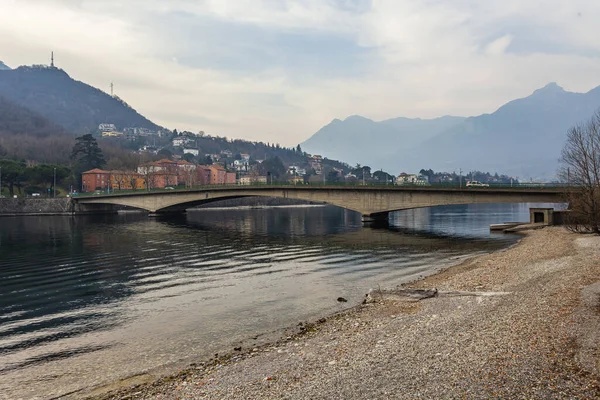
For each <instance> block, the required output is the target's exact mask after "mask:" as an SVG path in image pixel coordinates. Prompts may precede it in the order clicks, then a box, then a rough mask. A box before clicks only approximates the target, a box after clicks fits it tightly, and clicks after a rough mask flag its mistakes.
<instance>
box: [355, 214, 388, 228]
mask: <svg viewBox="0 0 600 400" xmlns="http://www.w3.org/2000/svg"><path fill="white" fill-rule="evenodd" d="M389 216H390V213H389V212H381V213H374V214H363V215H362V217H361V221H362V223H363V225H364V226H371V225H383V224H387V223H388V220H389Z"/></svg>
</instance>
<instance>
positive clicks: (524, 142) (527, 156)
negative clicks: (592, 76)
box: [303, 83, 600, 178]
mask: <svg viewBox="0 0 600 400" xmlns="http://www.w3.org/2000/svg"><path fill="white" fill-rule="evenodd" d="M598 108H600V87H597V88H595V89H592V90H590V91H589V92H587V93H572V92H568V91H565V90H564V89H563V88H561V87H560V86H558V85H557V84H556V83H550V84H548V85H546V86H545V87H543V88H541V89H538V90H536V91H535V92H534V93H533V94H531V95H530V96H528V97H525V98H522V99H517V100H514V101H511V102H509V103H507V104H505V105H503V106H502V107H500V108H499V109H498V110H496V111H495V112H493V113H492V114H483V115H480V116H476V117H469V118H465V119H462V120H460V121H459V120H456V119H455V120H453V122H455V123H454V124H453V125H452V126H449V127H444V128H443V129H441V130H440V131H439V132H437V133H435V134H433V135H432V134H431V131H424V132H421V131H419V132H416V133H410V134H409V135H410V136H417V138H418V140H417V141H416V142H414V140H415V139H414V137H413V138H411V139H406V141H403V142H402V144H401V145H398V144H394V145H393V148H390V149H384V147H385V146H382V145H381V144H382V143H385V145H386V146H390V147H392V143H398V140H395V141H394V139H391V137H390V136H392V135H394V134H395V135H396V137H398V138H405V137H406V135H407V133H406V132H407V131H403V130H400V129H396V130H395V131H393V132H389V131H388V132H386V133H387V134H386V135H385V136H383V135H381V134H380V133H379V131H372V135H371V136H370V137H369V140H368V141H366V142H361V144H360V148H359V150H360V151H358V150H355V151H347V152H345V151H337V152H335V156H336V157H339V158H341V159H350V157H352V158H353V160H354V159H355V158H357V157H359V156H361V155H362V158H361V159H360V160H358V161H356V162H360V163H362V164H364V165H369V166H371V167H372V168H375V169H379V168H383V169H385V170H387V171H389V172H391V173H394V174H398V173H400V172H403V171H405V172H417V171H419V170H420V169H421V168H425V169H429V168H431V169H434V170H437V171H449V172H452V171H456V172H458V171H459V169H462V171H463V172H465V171H467V172H468V171H470V170H480V171H490V172H502V173H507V174H511V175H513V176H519V177H520V178H528V177H535V178H552V177H554V175H555V173H556V170H557V168H558V158H559V157H560V152H561V149H562V147H563V145H564V142H565V139H566V133H567V130H568V129H569V128H570V127H572V126H573V125H575V124H577V123H579V122H582V121H586V120H588V119H589V118H590V117H591V116H592V114H593V113H594V112H595V111H596V110H597V109H598ZM413 121H414V120H413ZM432 121H435V120H432ZM385 122H386V121H382V122H379V123H375V124H383V123H385ZM330 125H331V124H330ZM352 125H354V124H352ZM325 128H327V127H324V128H323V129H321V130H320V131H319V132H317V133H316V134H315V135H314V136H313V137H312V138H310V139H309V140H307V141H306V142H305V143H307V144H310V143H311V142H315V141H313V138H315V137H318V135H319V133H320V132H321V131H323V130H324V129H325ZM349 131H350V132H352V135H353V136H352V137H356V136H357V135H358V136H360V134H361V132H362V133H363V134H366V130H364V129H361V128H360V127H357V128H354V126H350V127H349V126H347V127H346V131H342V130H340V131H338V132H337V136H332V137H330V138H329V140H330V143H343V142H344V141H346V140H347V139H346V137H345V136H344V133H345V132H349ZM425 136H427V137H426V138H425V139H424V140H421V139H422V138H423V137H425ZM349 140H350V141H351V140H352V139H349ZM411 141H413V143H412V144H408V143H411ZM404 143H407V144H408V145H405V144H404ZM303 147H304V146H303ZM315 147H316V146H315ZM315 147H313V146H306V150H307V151H309V149H310V151H313V152H319V153H322V155H324V156H327V157H329V152H328V151H327V149H328V147H316V148H315ZM357 147H358V146H357ZM390 153H393V154H390Z"/></svg>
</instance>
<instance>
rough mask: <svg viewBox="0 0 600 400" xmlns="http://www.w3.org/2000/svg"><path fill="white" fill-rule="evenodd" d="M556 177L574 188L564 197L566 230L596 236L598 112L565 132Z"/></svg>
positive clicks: (599, 220) (599, 214)
mask: <svg viewBox="0 0 600 400" xmlns="http://www.w3.org/2000/svg"><path fill="white" fill-rule="evenodd" d="M560 174H561V176H562V179H563V181H565V182H567V183H568V184H569V186H574V188H573V189H572V190H569V191H568V192H567V193H566V196H567V201H568V203H569V208H570V210H571V212H570V213H569V215H568V226H569V227H570V229H572V230H574V231H577V232H591V233H595V234H600V110H599V111H598V112H596V114H594V116H593V117H592V118H591V119H590V120H589V121H587V122H586V123H582V124H578V125H576V126H574V127H573V128H571V129H570V130H569V131H568V133H567V141H566V143H565V147H564V148H563V151H562V157H561V170H560Z"/></svg>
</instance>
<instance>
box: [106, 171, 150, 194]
mask: <svg viewBox="0 0 600 400" xmlns="http://www.w3.org/2000/svg"><path fill="white" fill-rule="evenodd" d="M110 183H111V188H112V189H113V190H141V189H145V188H146V180H145V179H144V176H143V175H142V174H138V173H137V172H133V171H110Z"/></svg>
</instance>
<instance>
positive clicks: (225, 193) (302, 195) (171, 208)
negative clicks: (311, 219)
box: [73, 185, 565, 221]
mask: <svg viewBox="0 0 600 400" xmlns="http://www.w3.org/2000/svg"><path fill="white" fill-rule="evenodd" d="M251 196H264V197H282V198H286V199H297V200H307V201H313V202H321V203H327V204H331V205H334V206H338V207H342V208H346V209H349V210H353V211H356V212H359V213H361V214H362V216H363V221H371V220H382V219H387V217H388V213H389V212H391V211H397V210H406V209H411V208H421V207H434V206H441V205H452V204H481V203H562V202H564V201H565V200H564V189H563V188H468V189H467V188H463V189H459V188H447V187H435V186H424V187H402V186H304V185H303V186H229V187H227V186H225V187H207V188H203V189H194V190H185V191H178V190H171V191H161V192H139V193H127V194H111V195H102V196H91V197H80V198H73V200H74V201H75V202H76V208H77V211H82V212H94V211H100V210H102V209H105V210H106V208H107V207H109V208H110V207H112V206H115V205H118V206H127V207H133V208H138V209H143V210H146V211H149V212H150V213H170V212H184V211H185V210H186V209H187V208H191V207H194V206H198V205H201V204H206V203H209V202H214V201H218V200H224V199H235V198H240V197H251Z"/></svg>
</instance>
